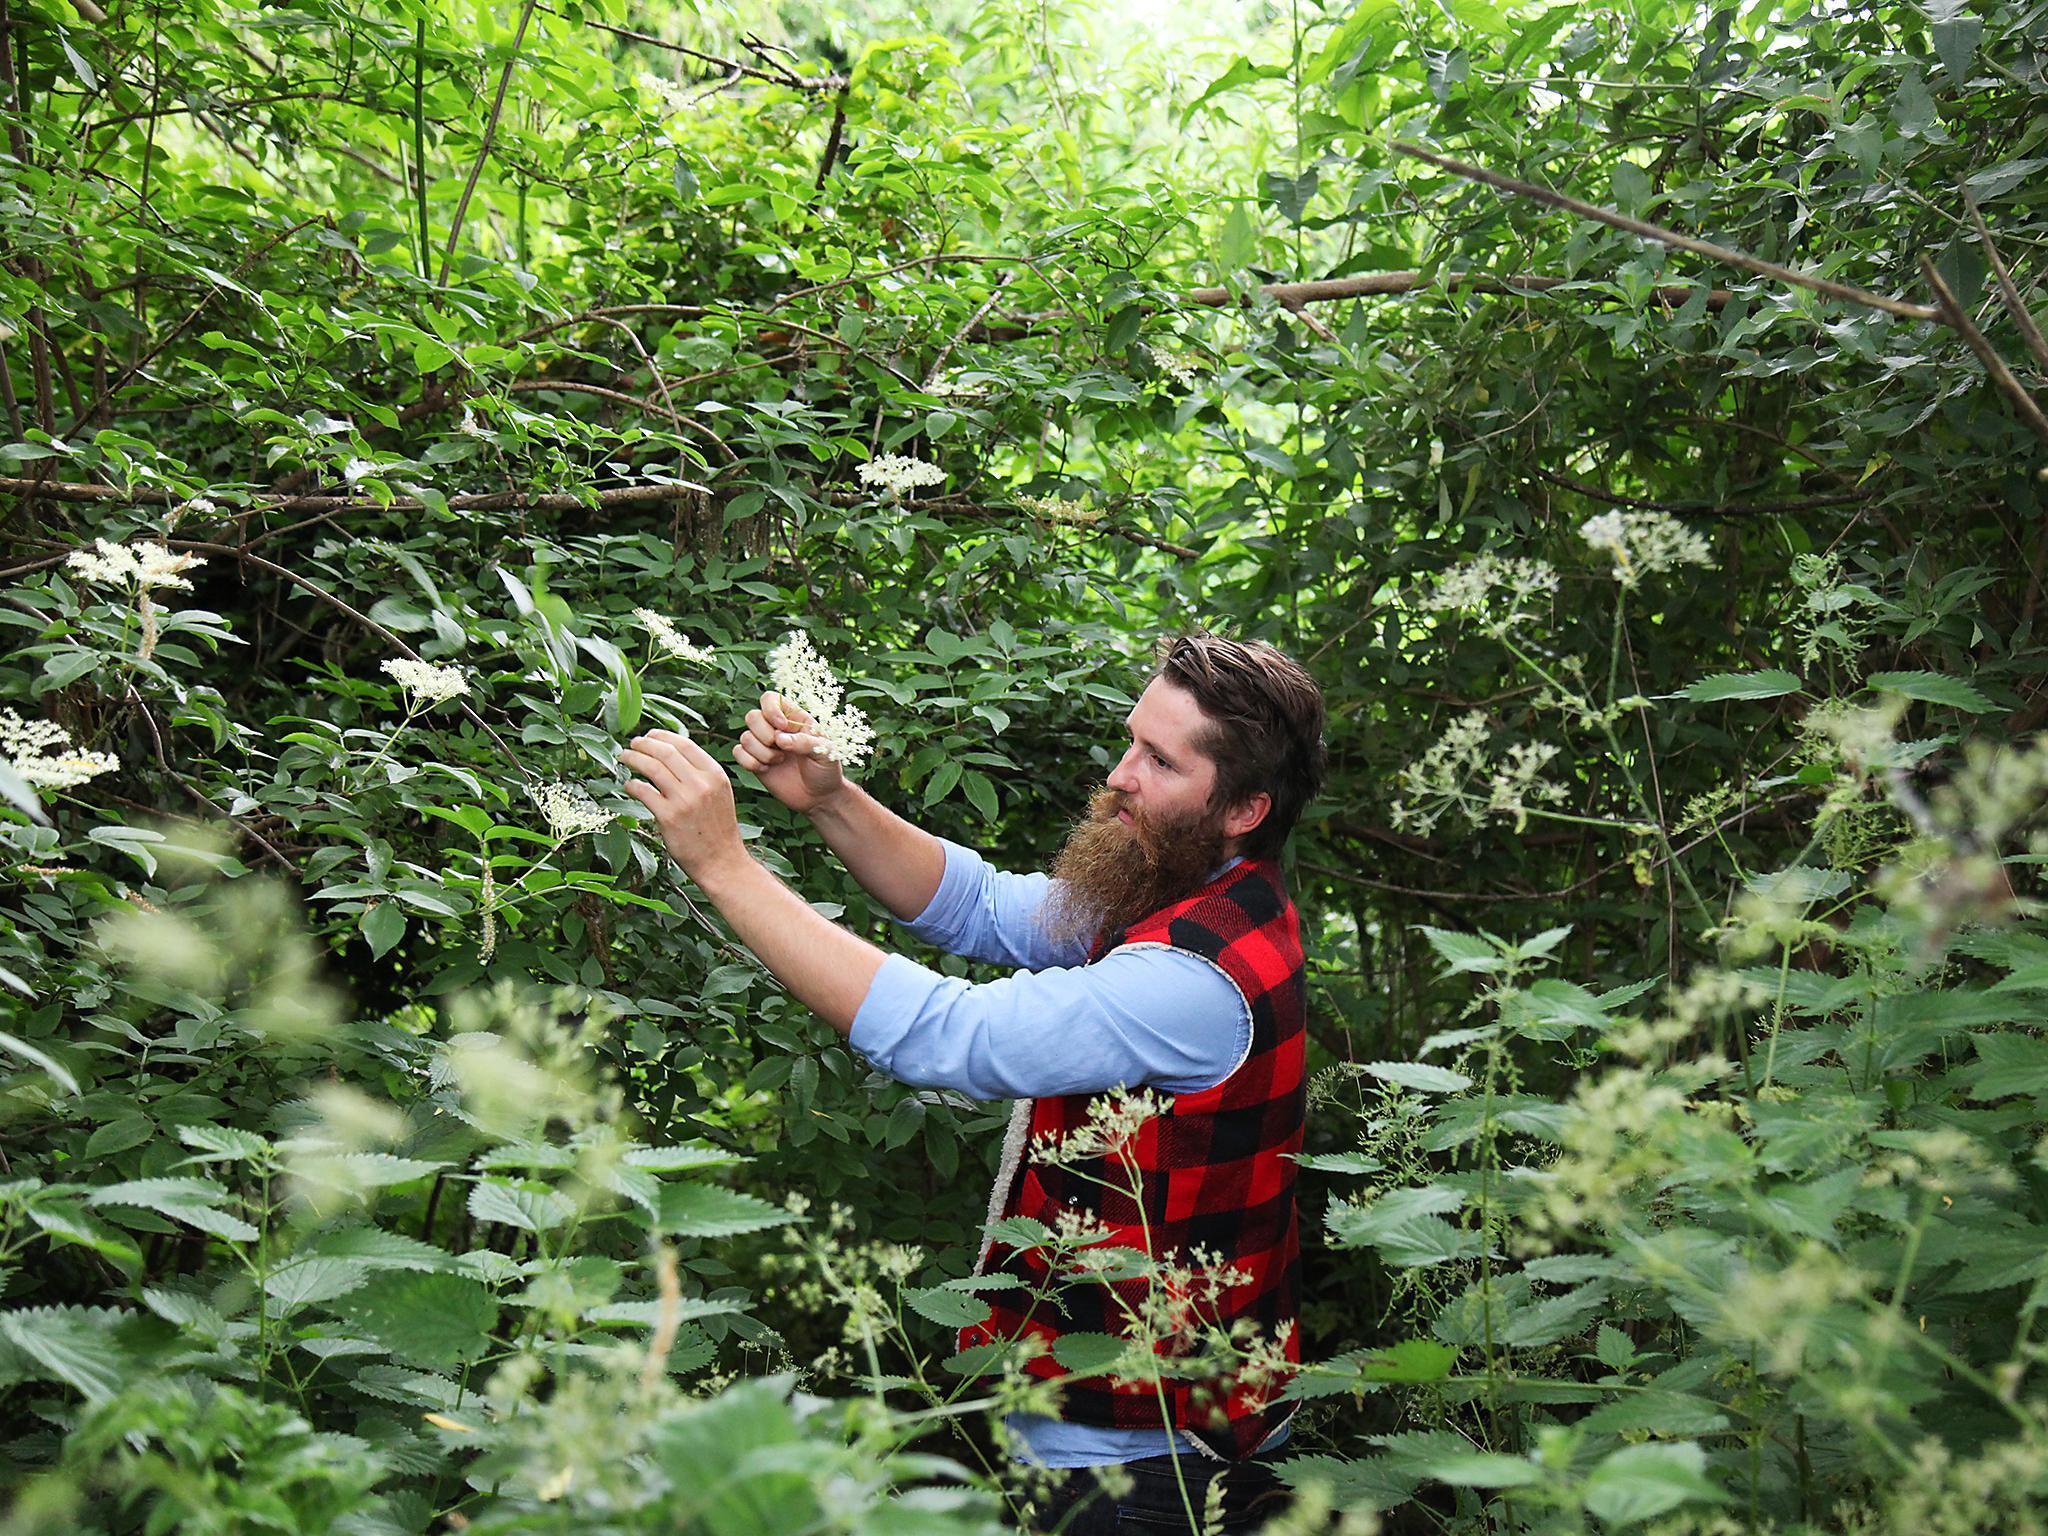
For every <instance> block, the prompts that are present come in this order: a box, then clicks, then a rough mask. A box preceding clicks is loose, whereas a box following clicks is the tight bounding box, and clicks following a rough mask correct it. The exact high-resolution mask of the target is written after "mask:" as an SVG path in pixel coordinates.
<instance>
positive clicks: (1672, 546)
mask: <svg viewBox="0 0 2048 1536" xmlns="http://www.w3.org/2000/svg"><path fill="white" fill-rule="evenodd" d="M1579 537H1580V538H1582V539H1584V540H1585V541H1586V542H1587V543H1588V544H1590V545H1592V546H1593V547H1594V548H1595V549H1604V550H1607V551H1608V552H1609V553H1611V554H1612V555H1613V556H1614V579H1615V580H1616V581H1618V582H1620V583H1621V584H1622V585H1623V586H1624V587H1633V586H1634V585H1635V584H1636V583H1637V582H1638V581H1640V580H1641V579H1642V578H1643V577H1644V576H1645V575H1655V574H1657V573H1658V572H1660V571H1670V570H1676V569H1677V568H1678V567H1679V566H1681V565H1712V564H1713V563H1714V557H1713V554H1712V552H1711V551H1710V550H1709V549H1708V547H1707V541H1706V539H1705V538H1704V537H1702V536H1701V535H1700V534H1697V533H1694V532H1693V531H1692V530H1691V529H1690V528H1688V527H1686V526H1685V524H1683V523H1681V522H1680V521H1679V520H1678V519H1677V518H1675V517H1672V516H1671V515H1670V514H1669V513H1665V512H1624V511H1621V510H1619V509H1617V510H1615V511H1612V512H1602V513H1601V514H1600V515H1599V516H1598V517H1591V518H1588V519H1587V520H1586V521H1585V522H1583V523H1581V524H1580V525H1579Z"/></svg>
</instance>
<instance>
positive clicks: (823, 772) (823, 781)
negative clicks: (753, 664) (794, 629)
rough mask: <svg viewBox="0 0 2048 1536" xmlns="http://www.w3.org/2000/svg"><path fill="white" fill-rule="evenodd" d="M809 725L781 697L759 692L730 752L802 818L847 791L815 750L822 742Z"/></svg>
mask: <svg viewBox="0 0 2048 1536" xmlns="http://www.w3.org/2000/svg"><path fill="white" fill-rule="evenodd" d="M812 723H813V722H812V720H811V717H810V716H809V715H807V714H805V713H804V712H803V711H802V710H801V709H799V708H797V707H796V705H794V704H792V703H790V702H789V701H788V700H787V699H785V698H783V696H782V695H781V694H779V693H764V694H762V695H761V705H760V708H758V709H750V710H748V711H747V728H746V729H745V730H744V731H742V732H741V733H740V739H739V740H738V742H736V743H735V744H734V746H733V749H732V760H733V761H734V762H736V763H738V764H739V765H740V766H741V767H742V768H744V769H746V770H747V771H748V772H750V773H752V774H753V775H754V776H755V777H757V778H758V779H760V781H761V783H762V786H763V787H764V788H765V789H767V791H768V793H769V794H771V795H773V796H774V797H775V798H776V799H778V800H780V801H781V802H782V803H783V804H784V805H786V806H788V807H789V808H790V809H791V810H793V811H801V812H803V813H804V814H806V815H808V814H809V813H810V812H812V811H814V810H816V809H817V808H818V807H819V806H820V805H822V804H823V803H824V802H825V801H827V800H830V799H831V798H832V797H833V796H834V795H836V794H838V793H839V792H840V791H841V790H842V789H844V788H846V774H845V773H844V772H843V771H842V770H841V768H840V766H839V764H837V763H836V762H834V761H833V760H832V759H831V758H829V757H826V756H825V755H824V754H823V753H822V752H821V751H820V750H819V748H820V747H822V746H823V745H824V743H823V742H821V741H820V740H819V739H818V737H817V736H816V735H814V734H813V733H812V731H811V726H812Z"/></svg>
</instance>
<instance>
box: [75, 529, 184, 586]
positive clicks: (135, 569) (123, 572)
mask: <svg viewBox="0 0 2048 1536" xmlns="http://www.w3.org/2000/svg"><path fill="white" fill-rule="evenodd" d="M93 543H94V544H95V545H96V546H97V550H86V549H75V550H73V551H72V552H71V553H70V554H69V555H67V556H65V559H64V564H65V565H66V566H67V567H69V568H70V569H71V570H74V571H76V572H78V574H79V575H81V576H83V577H84V578H85V579H86V580H87V581H100V582H105V583H107V584H108V585H110V586H118V587H125V586H131V585H132V586H134V587H135V588H137V589H138V590H140V591H144V592H147V591H149V590H150V589H151V588H153V587H183V588H184V589H185V590H186V591H188V592H189V591H191V589H192V583H191V582H190V581H188V580H187V579H186V578H185V576H184V575H183V574H182V573H183V572H185V571H189V570H191V569H192V568H193V567H194V566H200V565H204V564H206V561H205V560H204V559H202V558H201V557H200V556H198V555H183V554H176V553H174V552H172V551H171V550H169V549H166V548H165V547H164V546H163V545H161V544H153V543H150V542H149V541H148V540H144V541H142V542H141V543H137V544H116V543H114V542H113V541H112V540H111V539H94V540H93Z"/></svg>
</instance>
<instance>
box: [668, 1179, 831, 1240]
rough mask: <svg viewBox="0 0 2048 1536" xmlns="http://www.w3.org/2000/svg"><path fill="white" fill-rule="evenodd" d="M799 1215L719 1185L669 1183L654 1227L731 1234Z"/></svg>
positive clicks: (679, 1232) (775, 1224)
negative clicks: (793, 1214)
mask: <svg viewBox="0 0 2048 1536" xmlns="http://www.w3.org/2000/svg"><path fill="white" fill-rule="evenodd" d="M794 1220H796V1218H795V1217H794V1216H792V1215H790V1213H789V1212H788V1211H786V1210H784V1209H783V1208H782V1207H781V1206H779V1205H770V1204H769V1203H768V1202H767V1201H766V1200H762V1199H759V1198H757V1197H756V1196H753V1195H749V1194H743V1193H742V1192H740V1191H739V1190H736V1189H725V1188H723V1187H721V1186H719V1185H716V1184H669V1185H666V1186H664V1187H663V1189H662V1191H661V1215H660V1216H659V1217H658V1218H657V1219H656V1221H655V1223H654V1227H655V1230H656V1231H657V1232H661V1233H669V1234H673V1235H674V1236H677V1237H732V1236H734V1235H736V1234H738V1233H741V1232H758V1231H760V1230H762V1229H763V1228H764V1227H778V1226H781V1225H782V1224H783V1223H784V1222H789V1221H794Z"/></svg>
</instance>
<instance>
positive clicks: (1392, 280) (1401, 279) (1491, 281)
mask: <svg viewBox="0 0 2048 1536" xmlns="http://www.w3.org/2000/svg"><path fill="white" fill-rule="evenodd" d="M1584 281H1586V279H1584V278H1567V277H1545V276H1542V275H1540V274H1538V273H1535V272H1510V273H1507V274H1505V275H1503V276H1498V277H1496V276H1489V275H1487V274H1484V273H1479V272H1443V273H1439V274H1438V275H1437V276H1435V277H1425V276H1423V274H1422V273H1420V272H1412V271H1402V272H1361V273H1359V274H1357V275H1356V276H1354V277H1320V278H1314V279H1311V280H1309V281H1307V282H1296V283H1261V284H1260V285H1259V286H1258V287H1257V288H1255V289H1252V290H1249V291H1248V292H1247V293H1245V294H1244V295H1243V296H1242V297H1239V296H1237V295H1235V294H1233V293H1232V292H1231V291H1230V290H1229V289H1228V288H1197V289H1195V290H1193V291H1192V292H1190V293H1186V294H1183V295H1182V296H1181V300H1180V302H1181V303H1183V304H1197V305H1201V306H1203V307H1204V308H1208V309H1222V308H1225V307H1226V306H1228V305H1232V304H1248V303H1250V302H1251V301H1252V297H1253V295H1254V294H1262V295H1264V296H1265V297H1267V298H1270V299H1271V300H1272V301H1273V302H1274V303H1276V304H1278V305H1280V306H1281V307H1282V308H1283V309H1293V308H1295V306H1297V305H1300V304H1323V303H1328V302H1329V301H1330V300H1332V299H1371V298H1382V297H1388V296H1397V295H1400V294H1405V293H1431V292H1435V291H1436V290H1438V289H1442V290H1444V291H1445V292H1452V291H1455V290H1458V289H1463V290H1465V291H1466V292H1469V293H1501V294H1521V293H1547V292H1549V291H1550V290H1551V289H1552V288H1560V287H1563V286H1564V285H1565V284H1566V283H1570V282H1584ZM1699 292H1700V288H1699V285H1698V284H1696V283H1663V284H1659V285H1658V286H1657V287H1655V288H1653V289H1651V290H1650V293H1651V296H1652V297H1653V298H1655V299H1656V301H1657V302H1658V303H1660V304H1662V305H1664V306H1665V307H1666V308H1667V309H1676V308H1678V307H1679V306H1680V305H1681V304H1684V303H1685V302H1687V301H1688V300H1689V299H1692V298H1695V297H1697V296H1698V294H1699ZM1730 297H1731V295H1730V294H1729V292H1728V290H1727V289H1725V288H1709V289H1708V290H1707V308H1709V309H1721V308H1723V307H1725V306H1726V305H1727V303H1728V300H1729V298H1730Z"/></svg>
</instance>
